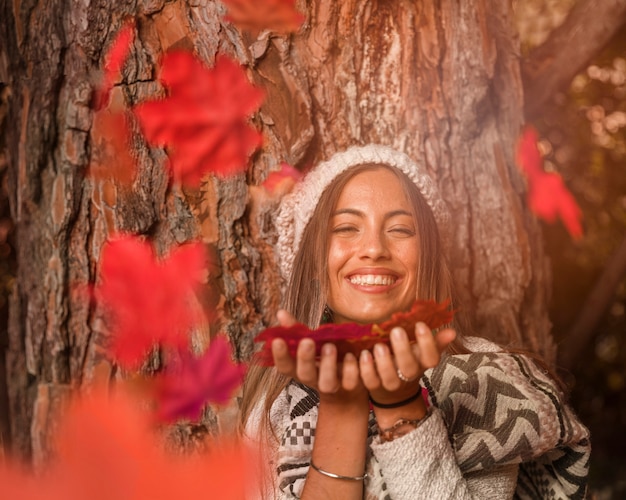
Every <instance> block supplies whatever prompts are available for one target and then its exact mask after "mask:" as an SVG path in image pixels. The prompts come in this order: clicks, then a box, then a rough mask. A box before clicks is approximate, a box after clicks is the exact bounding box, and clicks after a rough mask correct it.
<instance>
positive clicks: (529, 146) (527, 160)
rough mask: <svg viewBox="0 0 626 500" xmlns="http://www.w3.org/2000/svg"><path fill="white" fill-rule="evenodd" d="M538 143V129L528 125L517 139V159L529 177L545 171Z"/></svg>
mask: <svg viewBox="0 0 626 500" xmlns="http://www.w3.org/2000/svg"><path fill="white" fill-rule="evenodd" d="M538 143H539V134H538V133H537V130H536V129H535V128H534V127H531V126H530V125H526V126H525V127H524V129H523V130H522V133H521V134H520V136H519V138H518V140H517V147H516V149H515V160H516V162H517V164H518V166H519V167H520V168H521V170H522V172H524V173H525V174H526V176H527V177H528V178H529V179H530V178H531V177H534V176H536V175H540V174H542V173H543V159H542V157H541V152H540V151H539V147H538V145H537V144H538Z"/></svg>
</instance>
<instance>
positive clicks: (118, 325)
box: [95, 236, 205, 368]
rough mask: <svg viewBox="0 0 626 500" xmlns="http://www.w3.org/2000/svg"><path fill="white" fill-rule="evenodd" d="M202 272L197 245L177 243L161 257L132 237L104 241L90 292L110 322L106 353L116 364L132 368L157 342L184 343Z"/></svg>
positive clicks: (195, 317)
mask: <svg viewBox="0 0 626 500" xmlns="http://www.w3.org/2000/svg"><path fill="white" fill-rule="evenodd" d="M204 270H205V255H204V251H203V247H202V245H201V244H199V243H197V244H187V245H183V246H181V247H179V248H177V249H175V250H174V251H172V252H171V253H170V255H169V256H167V257H166V258H165V259H162V260H157V259H156V257H155V254H154V251H153V249H152V246H151V245H150V244H149V243H146V242H144V241H142V240H141V239H140V238H137V237H133V236H123V237H120V238H117V239H114V240H112V241H110V242H108V243H107V245H106V246H105V247H104V249H103V251H102V267H101V273H102V283H101V284H100V285H99V286H98V287H97V288H96V290H95V294H96V298H97V299H98V300H99V301H100V302H101V303H102V304H103V305H104V306H105V308H106V310H107V312H108V313H109V314H110V316H111V319H112V321H113V332H114V336H113V339H112V346H111V353H112V355H113V356H114V357H115V359H116V360H117V361H118V362H119V363H120V364H121V365H123V366H125V367H128V368H133V367H136V366H137V365H138V364H139V363H140V362H141V361H142V360H143V358H144V357H145V356H146V354H147V353H148V352H149V351H150V349H151V348H152V347H153V346H154V345H155V344H157V343H162V344H164V345H166V346H170V347H174V348H179V347H184V346H186V344H187V336H186V334H187V333H188V331H189V330H190V329H191V328H192V327H193V326H194V325H195V324H197V323H199V322H200V321H201V320H202V319H203V316H202V314H201V311H200V310H199V309H198V308H197V307H193V305H192V304H193V294H194V292H195V291H196V290H197V289H198V287H199V285H200V284H201V281H200V280H201V276H202V273H203V272H204Z"/></svg>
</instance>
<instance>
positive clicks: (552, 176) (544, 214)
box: [528, 173, 583, 240]
mask: <svg viewBox="0 0 626 500" xmlns="http://www.w3.org/2000/svg"><path fill="white" fill-rule="evenodd" d="M528 202H529V205H530V209H531V210H532V211H533V212H534V213H535V214H536V215H537V216H538V217H540V218H542V219H543V220H545V221H546V222H549V223H553V222H555V221H556V219H557V217H559V218H560V219H561V220H562V221H563V224H564V225H565V228H566V229H567V231H568V232H569V234H570V235H571V237H572V238H574V239H575V240H578V239H580V238H581V237H582V235H583V228H582V225H581V222H580V219H581V217H582V212H581V210H580V208H579V207H578V205H577V203H576V200H575V199H574V197H573V196H572V194H571V193H570V192H569V191H568V190H567V188H566V187H565V185H564V184H563V179H561V176H560V175H559V174H556V173H543V174H542V175H541V176H537V177H536V178H535V180H534V182H533V183H532V184H530V186H529V191H528Z"/></svg>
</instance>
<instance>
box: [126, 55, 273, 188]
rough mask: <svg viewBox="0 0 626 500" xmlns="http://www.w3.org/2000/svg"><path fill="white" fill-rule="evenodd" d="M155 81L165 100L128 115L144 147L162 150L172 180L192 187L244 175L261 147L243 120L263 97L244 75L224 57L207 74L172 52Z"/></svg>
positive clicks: (199, 64) (195, 63)
mask: <svg viewBox="0 0 626 500" xmlns="http://www.w3.org/2000/svg"><path fill="white" fill-rule="evenodd" d="M159 80H160V82H161V83H162V84H163V85H164V86H165V88H166V89H167V91H168V96H167V97H166V98H164V99H157V100H153V101H147V102H144V103H141V104H139V105H137V106H135V108H134V113H135V115H136V116H137V118H138V120H139V122H140V124H141V127H142V129H143V132H144V135H145V137H146V139H147V140H148V142H149V143H150V144H153V145H157V146H165V147H167V148H168V155H169V158H170V168H171V171H172V175H173V177H174V179H177V180H180V182H182V183H183V184H186V185H192V186H197V185H198V184H199V183H200V180H201V179H202V177H203V176H204V175H205V174H207V173H209V172H212V173H214V174H216V175H219V176H222V177H225V176H229V175H233V174H237V173H240V172H243V171H245V169H246V167H247V163H248V157H249V156H250V154H252V152H254V151H255V150H256V149H257V148H258V147H259V146H260V145H261V142H262V135H261V134H260V133H259V132H258V131H257V130H255V129H254V128H252V127H251V126H250V125H249V124H248V123H247V119H248V117H249V116H250V115H252V114H253V113H254V112H255V111H256V110H258V109H259V107H260V106H261V102H262V101H263V95H264V94H263V91H261V90H260V89H257V88H255V87H254V86H252V85H251V84H250V82H249V81H248V79H247V77H246V73H245V71H244V70H243V69H242V68H241V67H240V66H239V65H238V64H237V63H236V62H234V61H232V60H231V59H229V58H227V57H224V56H222V57H218V59H217V60H216V62H215V66H214V67H213V68H207V67H206V66H205V65H204V64H203V63H202V62H201V61H200V60H199V59H198V58H196V57H194V55H193V54H191V53H189V52H185V51H173V52H169V53H167V54H166V55H165V56H164V57H163V62H162V65H161V71H160V74H159Z"/></svg>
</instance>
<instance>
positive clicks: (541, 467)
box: [246, 339, 590, 500]
mask: <svg viewBox="0 0 626 500" xmlns="http://www.w3.org/2000/svg"><path fill="white" fill-rule="evenodd" d="M466 345H467V346H468V348H469V349H470V350H472V351H473V352H472V353H471V354H463V355H446V356H444V358H443V359H442V361H441V362H440V363H439V365H438V366H437V367H435V368H433V369H430V370H428V371H427V372H426V373H425V375H424V377H423V378H422V384H423V385H424V386H425V387H426V389H427V390H428V395H429V401H430V403H431V405H432V408H431V411H430V414H429V416H428V417H427V418H425V419H424V420H423V421H422V422H421V423H420V425H419V426H418V427H417V428H416V429H415V430H414V431H411V432H409V433H408V434H406V435H404V436H402V437H400V438H398V439H395V440H393V441H389V442H381V441H380V439H379V438H378V435H377V425H376V421H375V418H374V416H373V413H372V414H371V415H370V426H369V431H370V432H369V437H368V457H367V472H368V475H369V480H368V481H367V482H366V487H365V497H366V498H367V499H393V500H405V499H406V500H408V499H411V500H414V499H419V498H428V499H438V498H441V499H470V498H480V499H489V498H493V499H496V498H497V499H502V498H524V499H526V498H527V499H531V498H532V499H537V498H545V499H560V498H584V495H585V490H586V480H587V472H588V462H589V454H590V445H589V434H588V431H587V429H586V428H585V427H584V426H583V425H582V424H581V423H580V422H579V420H578V419H577V418H576V416H575V415H574V414H573V412H572V411H571V409H570V408H569V407H568V406H567V404H565V402H564V401H563V398H562V395H561V393H560V391H559V390H558V389H557V388H556V387H555V385H554V383H553V382H552V380H551V379H550V378H549V377H548V376H547V375H546V374H545V373H544V372H543V371H542V370H540V369H539V368H538V367H537V366H536V365H535V364H534V363H533V362H532V361H531V360H530V359H528V358H527V357H525V356H523V355H520V354H511V353H505V352H499V351H498V348H497V346H495V344H492V343H490V342H487V341H484V340H482V339H467V341H466ZM318 403H319V398H318V396H317V394H316V392H315V391H313V390H312V389H310V388H307V387H305V386H303V385H301V384H298V383H296V382H292V383H291V384H290V385H288V386H287V387H286V388H285V390H284V391H283V392H282V393H281V394H280V396H279V397H278V398H277V399H276V401H275V402H274V404H273V406H272V409H271V413H270V420H271V423H272V427H273V433H274V434H275V436H277V438H278V439H277V440H276V439H274V438H273V437H272V436H271V434H272V433H271V432H270V433H265V434H270V437H269V438H268V441H267V442H266V443H263V445H262V446H263V452H264V456H263V458H262V462H263V465H262V468H264V469H265V470H264V473H265V478H266V481H265V483H263V484H264V487H263V488H262V489H264V494H263V495H259V494H256V492H255V494H253V495H252V496H251V498H257V497H259V496H263V497H264V498H279V499H293V498H299V497H300V495H301V493H302V489H303V487H304V482H305V480H306V474H307V472H308V469H309V465H310V460H311V453H312V450H313V443H314V441H315V426H316V422H317V410H318ZM261 407H262V404H259V405H257V407H256V408H255V411H253V412H252V414H251V416H250V418H249V421H248V425H247V432H246V433H247V435H248V436H254V439H258V436H260V435H263V433H260V432H259V428H258V427H259V425H260V422H261V418H260V417H261V410H260V408H261Z"/></svg>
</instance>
